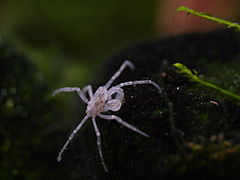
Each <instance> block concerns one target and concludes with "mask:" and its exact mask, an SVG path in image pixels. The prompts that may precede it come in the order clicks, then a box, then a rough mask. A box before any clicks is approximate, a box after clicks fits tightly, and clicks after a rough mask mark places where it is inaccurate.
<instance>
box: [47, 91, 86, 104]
mask: <svg viewBox="0 0 240 180" xmlns="http://www.w3.org/2000/svg"><path fill="white" fill-rule="evenodd" d="M61 92H77V93H78V95H79V96H80V98H81V99H82V100H83V101H84V102H85V103H86V104H88V100H87V98H86V97H85V95H84V94H83V92H82V90H81V89H80V88H78V87H64V88H60V89H56V90H55V91H53V94H52V96H55V95H56V94H58V93H61Z"/></svg>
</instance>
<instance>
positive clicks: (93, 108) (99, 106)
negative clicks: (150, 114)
mask: <svg viewBox="0 0 240 180" xmlns="http://www.w3.org/2000/svg"><path fill="white" fill-rule="evenodd" d="M127 66H128V67H130V68H131V69H132V70H133V69H134V65H133V64H132V63H131V62H130V61H128V60H126V61H124V63H123V64H122V65H121V67H120V68H119V70H118V71H117V72H116V73H115V74H114V75H113V76H112V77H111V79H110V80H109V81H108V82H107V84H106V85H104V86H100V87H99V88H98V89H97V91H96V92H95V93H94V94H93V91H92V87H91V85H88V86H85V87H84V88H83V89H82V90H81V89H80V88H78V87H64V88H60V89H56V90H55V91H54V92H53V96H55V95H56V94H58V93H61V92H77V93H78V95H79V96H80V98H81V99H82V100H83V101H84V102H85V103H86V104H87V110H86V114H87V115H86V116H85V117H84V118H83V120H82V121H81V122H80V123H79V124H78V126H77V127H76V128H75V129H74V130H73V132H72V133H71V135H70V136H69V138H68V140H67V142H66V143H65V144H64V146H63V148H62V149H61V151H60V152H59V155H58V157H57V160H58V161H60V160H61V158H62V153H63V152H64V150H65V149H66V147H67V146H68V144H69V143H70V141H71V140H72V139H73V137H74V136H75V134H76V133H77V132H78V131H79V129H80V128H81V127H82V125H83V124H84V123H85V122H86V121H87V119H88V118H89V117H92V123H93V127H94V130H95V133H96V136H97V146H98V152H99V155H100V159H101V164H102V165H103V168H104V170H105V171H106V172H107V171H108V169H107V167H106V165H105V161H104V158H103V154H102V150H101V136H100V132H99V130H98V127H97V124H96V120H95V119H96V117H97V116H98V117H100V118H102V119H107V120H116V121H117V122H118V123H120V124H122V125H123V126H125V127H127V128H129V129H130V130H132V131H135V132H136V133H139V134H141V135H143V136H145V137H149V135H148V134H146V133H145V132H143V131H141V130H139V129H137V128H136V127H134V126H132V125H130V124H128V123H127V122H125V121H123V120H122V119H121V118H120V117H118V116H115V115H104V114H102V113H103V112H107V111H118V110H119V109H120V108H121V105H122V100H123V98H124V91H123V89H122V87H123V86H132V85H137V84H152V85H153V86H155V87H156V88H157V89H158V91H159V92H161V88H160V87H159V86H158V85H157V84H156V83H155V82H153V81H151V80H139V81H128V82H123V83H120V84H118V85H116V86H113V87H111V88H110V86H111V84H112V83H113V81H114V80H115V79H116V78H118V77H119V75H120V74H121V73H122V71H123V70H124V69H125V68H126V67H127ZM86 93H88V95H89V98H90V99H89V100H88V99H87V97H86V95H85V94H86Z"/></svg>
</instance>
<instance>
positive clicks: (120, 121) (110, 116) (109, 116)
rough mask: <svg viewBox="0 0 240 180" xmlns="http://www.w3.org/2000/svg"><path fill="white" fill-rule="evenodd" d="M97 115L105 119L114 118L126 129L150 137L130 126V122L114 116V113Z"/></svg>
mask: <svg viewBox="0 0 240 180" xmlns="http://www.w3.org/2000/svg"><path fill="white" fill-rule="evenodd" d="M98 116H99V117H101V118H103V119H107V120H116V121H117V122H118V123H120V124H122V125H123V126H125V127H127V128H128V129H131V130H132V131H134V132H136V133H139V134H141V135H143V136H145V137H150V136H149V135H148V134H146V133H145V132H143V131H141V130H139V129H137V128H136V127H134V126H132V125H131V124H128V123H127V122H125V121H123V120H122V119H121V118H120V117H118V116H115V115H103V114H100V115H98Z"/></svg>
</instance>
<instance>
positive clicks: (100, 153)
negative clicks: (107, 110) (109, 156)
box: [92, 117, 108, 172]
mask: <svg viewBox="0 0 240 180" xmlns="http://www.w3.org/2000/svg"><path fill="white" fill-rule="evenodd" d="M92 122H93V127H94V130H95V133H96V136H97V146H98V153H99V156H100V159H101V164H102V166H103V168H104V170H105V172H108V169H107V166H106V164H105V161H104V158H103V153H102V146H101V134H100V131H99V130H98V127H97V123H96V119H95V117H93V118H92Z"/></svg>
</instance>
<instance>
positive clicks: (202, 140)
mask: <svg viewBox="0 0 240 180" xmlns="http://www.w3.org/2000/svg"><path fill="white" fill-rule="evenodd" d="M239 47H240V34H239V32H234V31H231V30H219V31H215V32H211V33H206V34H189V35H183V36H178V37H170V38H165V39H162V40H159V41H153V42H149V43H145V44H142V45H138V46H135V47H132V48H129V49H128V50H126V51H124V52H123V53H121V54H118V55H117V56H116V57H115V58H113V59H112V60H111V61H109V63H108V64H107V67H106V68H104V71H105V72H106V69H109V70H108V71H107V72H106V73H105V76H104V77H105V78H104V79H105V80H106V81H107V79H108V78H110V77H111V75H112V74H113V73H114V72H115V71H116V70H117V68H118V67H119V66H120V64H121V63H122V62H123V61H124V60H125V59H128V60H130V61H132V62H133V63H134V64H135V66H136V71H134V72H131V71H130V70H126V71H125V72H124V73H123V74H122V76H121V77H120V78H119V79H118V80H117V81H116V82H115V84H117V83H120V82H124V81H129V80H140V79H152V80H153V81H155V82H156V83H158V84H159V85H160V86H161V88H162V89H163V92H162V93H160V94H159V93H158V92H157V91H156V89H154V88H153V87H152V86H150V85H139V86H137V85H136V86H134V87H125V88H124V91H125V100H124V103H123V106H122V108H121V110H120V111H118V112H117V113H114V114H116V115H118V116H119V117H121V118H122V119H123V120H125V121H127V122H128V123H130V124H132V125H134V126H136V127H138V128H139V129H141V130H143V131H144V132H146V133H148V134H150V136H151V138H145V137H142V136H140V135H139V134H136V133H135V132H133V131H130V130H129V129H127V128H124V127H122V126H121V125H120V124H118V123H117V122H114V121H111V122H106V120H100V119H99V125H100V129H101V131H102V141H103V153H104V156H105V159H106V164H107V165H108V166H109V169H110V171H109V173H108V174H107V175H106V177H109V178H110V179H170V178H174V179H178V178H191V179H206V178H214V177H224V178H229V177H230V178H235V179H237V178H239V177H240V171H239V170H238V169H239V165H240V148H239V147H240V146H239V142H240V108H239V107H240V103H239V101H237V100H235V99H233V98H232V97H228V96H226V95H224V94H221V93H220V92H217V91H216V90H213V89H210V88H207V87H204V86H202V85H200V84H197V83H194V82H191V81H190V80H189V79H188V78H186V77H183V76H182V75H181V74H179V73H177V71H176V69H175V68H174V67H173V63H176V62H180V63H183V64H184V65H186V66H187V67H189V68H190V69H195V70H196V71H197V72H198V73H199V75H200V76H201V77H203V78H205V79H207V80H208V81H210V82H212V83H214V84H217V85H219V86H221V87H223V88H225V89H228V90H231V91H232V92H235V93H238V94H239V93H240V91H239V87H240V71H239V69H240V61H239V58H240V51H239V50H240V48H239ZM109 67H111V68H109ZM100 121H101V122H100ZM99 166H100V165H99ZM102 177H103V179H104V177H105V176H102Z"/></svg>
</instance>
